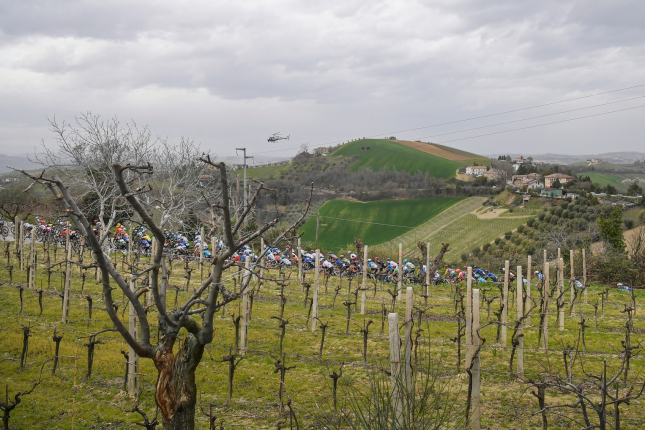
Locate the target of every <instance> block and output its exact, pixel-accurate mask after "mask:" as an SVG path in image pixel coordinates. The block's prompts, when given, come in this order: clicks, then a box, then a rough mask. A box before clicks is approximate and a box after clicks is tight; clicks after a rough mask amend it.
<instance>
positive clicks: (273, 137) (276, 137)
mask: <svg viewBox="0 0 645 430" xmlns="http://www.w3.org/2000/svg"><path fill="white" fill-rule="evenodd" d="M290 136H291V135H289V136H287V137H282V136H280V132H277V133H273V134H272V135H271V137H269V138H268V139H267V142H277V141H278V140H283V139H284V140H289V137H290Z"/></svg>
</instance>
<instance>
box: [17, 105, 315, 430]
mask: <svg viewBox="0 0 645 430" xmlns="http://www.w3.org/2000/svg"><path fill="white" fill-rule="evenodd" d="M96 118H98V117H93V116H84V117H81V119H80V120H79V124H78V125H77V126H76V127H68V126H65V127H63V126H60V127H55V125H52V127H53V128H54V131H55V132H56V133H57V135H58V136H59V147H60V148H61V151H62V152H63V153H65V151H67V152H69V154H70V155H76V152H74V151H75V146H74V145H75V144H78V145H85V149H84V150H83V152H80V153H79V154H78V158H77V159H76V160H75V159H73V158H72V159H71V160H70V161H69V163H70V165H71V164H76V166H77V167H76V169H74V168H72V167H71V166H70V167H67V166H66V165H64V164H63V163H62V162H59V160H61V158H60V157H59V156H58V154H55V153H53V152H52V151H49V150H46V152H45V156H44V157H43V158H42V159H44V160H45V165H47V166H52V167H56V168H57V169H64V171H65V173H66V174H65V176H63V177H64V178H65V179H64V180H63V179H61V176H59V174H58V172H55V173H54V174H53V175H51V176H46V175H45V171H43V172H42V173H41V174H39V175H33V174H29V173H27V172H25V171H22V173H23V174H25V175H26V176H28V177H30V178H31V179H32V180H33V183H40V184H44V185H46V186H47V187H49V189H50V190H51V191H52V192H53V194H54V196H55V197H56V199H57V201H58V202H59V203H60V204H61V205H62V206H63V208H64V209H65V210H66V212H67V214H68V216H69V218H70V220H71V221H72V222H73V223H74V225H75V226H76V228H77V229H78V230H79V232H80V233H81V235H82V236H83V237H84V238H85V240H86V243H87V246H88V247H89V248H90V249H91V250H92V253H93V256H94V259H95V260H96V264H97V265H98V267H99V270H100V272H101V277H102V283H103V295H104V300H105V305H106V306H105V310H106V312H107V313H108V315H109V317H110V319H111V321H112V323H113V324H114V327H115V329H116V331H118V333H119V334H120V335H121V336H122V337H123V339H124V340H125V341H126V342H127V343H128V345H129V346H130V347H131V348H132V349H133V350H134V352H135V353H136V354H137V355H138V356H140V357H142V358H147V359H150V360H153V361H154V364H155V367H156V369H157V372H158V378H157V385H156V392H155V400H156V403H157V405H158V407H159V409H160V411H161V413H162V416H163V426H164V428H165V429H180V428H181V429H188V430H191V429H194V428H195V406H196V401H197V397H196V393H197V386H196V382H195V370H196V368H197V366H198V365H199V363H200V362H201V360H202V356H203V353H204V348H205V346H206V345H207V344H209V343H212V342H213V341H214V339H213V336H214V329H213V319H214V314H215V312H217V311H218V310H219V309H220V308H221V307H222V306H224V305H226V304H227V303H229V302H230V301H232V300H235V299H237V298H239V297H241V295H242V294H243V293H244V291H242V290H240V291H228V290H227V289H226V287H225V286H224V284H223V282H222V275H223V272H224V270H226V269H227V268H229V267H231V266H232V265H233V262H231V261H230V260H229V257H231V256H232V255H233V254H234V253H235V252H236V251H237V250H238V249H240V248H241V247H243V246H244V245H247V244H249V243H251V242H252V241H254V240H255V239H258V238H260V237H261V236H262V235H263V234H264V233H265V232H267V231H268V230H269V229H270V228H272V227H273V226H274V225H275V224H276V223H277V222H278V220H277V219H274V220H272V221H270V222H267V223H265V224H264V225H262V226H261V227H259V228H258V229H257V230H255V231H252V232H244V233H242V234H241V235H239V236H241V237H239V238H236V236H238V233H239V232H240V229H241V228H242V226H243V224H244V220H245V219H246V218H247V216H248V215H249V213H250V211H251V208H252V207H253V205H254V204H255V201H256V200H257V198H258V196H259V195H260V193H262V192H263V190H264V186H263V184H259V185H258V186H257V189H256V190H255V193H254V194H253V196H252V197H251V198H250V199H249V205H248V207H246V208H245V209H244V210H243V211H241V212H239V213H238V214H237V216H235V215H234V214H235V208H232V207H231V199H230V194H229V191H230V190H229V184H228V175H227V168H226V165H225V164H224V163H216V162H214V161H212V160H211V158H210V156H208V155H204V156H202V157H198V156H197V151H196V150H197V148H196V147H195V146H194V145H193V144H192V143H191V142H190V141H187V140H182V141H181V143H180V144H179V145H177V146H172V145H171V144H169V143H167V142H166V141H163V140H158V141H157V144H158V145H157V146H156V147H154V150H151V148H153V145H152V144H151V139H149V132H147V129H144V130H143V131H140V130H139V129H138V128H136V127H135V126H130V127H126V128H121V127H120V125H119V124H118V122H116V120H114V121H112V122H110V123H108V124H107V125H104V124H103V123H101V122H100V121H99V120H98V119H96ZM54 124H55V123H54ZM84 127H88V129H87V130H86V129H85V128H84ZM97 133H102V134H97ZM136 143H141V146H142V147H141V148H135V147H136ZM87 145H90V147H91V148H95V153H98V154H102V155H101V158H100V159H99V160H98V161H99V162H100V166H102V170H101V172H100V174H99V173H96V174H92V176H91V177H90V180H89V181H88V178H87V177H86V176H84V175H87V173H86V172H83V173H81V171H84V170H86V169H85V167H89V168H91V169H93V170H95V169H96V168H97V166H94V165H89V166H88V165H87V164H86V163H87V159H86V158H84V157H89V155H88V154H87V151H88V150H89V149H88V147H87ZM54 163H56V164H54ZM206 166H208V167H210V168H213V169H216V170H217V171H219V182H218V183H217V184H216V185H215V186H214V187H213V189H211V190H204V191H209V193H208V195H207V194H206V193H203V194H202V196H203V197H204V199H205V200H206V201H207V203H208V205H209V207H210V208H211V210H213V211H214V212H216V213H218V214H219V215H220V216H221V217H222V220H223V223H222V224H223V225H222V226H221V230H222V233H223V238H224V243H225V248H224V249H222V250H221V251H220V252H219V253H218V254H217V255H215V256H214V258H213V263H212V264H213V267H212V270H211V273H210V276H209V277H208V278H207V279H205V280H204V282H203V283H202V284H201V285H200V286H199V287H198V288H196V289H195V291H194V292H192V294H190V296H189V297H188V299H187V300H186V301H185V302H184V303H183V304H182V305H181V306H179V307H178V308H177V309H174V310H172V309H169V308H168V306H167V303H166V292H167V288H168V286H169V284H168V282H169V281H168V270H167V267H166V259H165V257H164V253H163V247H162V246H158V247H156V248H155V252H154V254H153V255H152V257H151V262H150V265H149V267H148V268H146V269H144V270H142V271H141V272H139V273H136V274H135V276H136V277H138V278H141V277H143V275H146V274H148V273H149V275H150V283H149V288H150V291H151V292H152V296H153V299H154V303H155V308H156V311H157V314H156V316H157V318H158V327H159V332H160V336H159V338H158V339H159V340H158V343H157V344H154V342H153V341H152V340H151V336H150V322H149V318H150V317H151V316H152V315H154V314H153V313H152V312H149V313H146V308H145V307H144V306H143V304H142V303H141V302H140V301H139V299H138V297H137V296H136V295H135V292H133V291H132V290H130V286H129V284H128V282H127V281H126V280H125V279H124V277H123V276H122V274H121V273H119V271H118V270H117V268H116V267H115V265H114V264H113V263H112V262H111V261H110V259H109V258H108V256H106V255H105V254H104V253H103V249H102V245H103V241H104V240H105V236H97V235H95V234H94V233H93V232H92V223H91V220H90V219H88V215H87V213H86V211H85V210H84V209H81V205H79V199H78V195H76V194H73V191H74V190H73V189H72V188H75V186H76V184H77V183H76V182H75V181H76V180H81V181H84V182H82V184H85V188H84V189H83V190H81V193H85V194H86V193H87V192H88V191H86V189H88V188H89V189H92V188H91V187H96V188H94V189H98V190H99V191H100V193H101V195H102V197H101V199H102V201H104V203H102V204H103V206H102V207H104V208H106V209H104V211H105V212H104V216H105V214H106V213H108V212H110V213H109V214H108V215H107V217H109V218H108V219H109V220H114V219H115V218H116V215H115V214H116V211H117V209H116V208H117V207H119V204H120V202H124V204H125V205H126V206H127V209H126V212H130V211H131V212H132V213H133V214H136V215H137V216H138V217H139V218H140V219H141V222H142V224H143V225H145V226H146V227H147V228H148V230H149V231H150V232H151V233H152V235H153V236H154V238H155V239H156V240H157V243H161V244H163V243H164V240H165V237H164V232H163V228H164V226H166V225H168V223H170V222H171V221H172V220H173V217H176V216H178V215H180V214H181V213H183V212H184V211H185V210H186V209H187V208H188V207H189V206H190V205H191V204H193V203H194V201H195V198H196V195H197V193H198V191H199V188H198V186H197V185H196V183H198V182H199V181H198V180H196V181H193V180H195V179H198V178H199V175H200V171H201V169H202V168H203V167H206ZM70 181H71V182H70ZM88 182H89V183H88ZM68 184H73V185H72V186H70V185H68ZM32 185H33V184H32ZM312 187H313V185H312ZM312 189H313V188H312ZM106 196H109V198H106ZM113 201H116V202H117V203H114V205H111V204H112V203H111V202H113ZM310 201H311V197H310V200H309V202H310ZM308 210H309V204H307V205H306V208H305V210H304V213H303V214H302V216H301V217H300V218H298V220H297V221H296V223H295V226H296V227H297V226H299V225H300V224H301V223H302V222H303V220H304V218H305V216H306V213H307V212H308ZM109 223H110V221H107V222H106V223H105V226H106V227H105V229H106V230H107V226H108V225H109ZM290 230H291V229H289V230H286V231H285V232H284V233H282V234H281V235H279V236H278V237H277V239H276V240H275V241H274V242H273V244H274V245H275V244H277V243H280V242H281V241H282V240H284V239H285V236H286V234H287V232H288V231H290ZM113 283H115V284H116V286H117V287H118V288H119V289H120V290H121V292H122V293H123V295H124V297H125V298H126V300H127V301H128V302H129V303H130V304H131V305H132V306H133V308H134V311H135V313H136V316H137V319H138V321H139V327H140V337H139V339H138V340H137V339H136V338H135V337H133V336H132V335H131V334H130V332H129V331H128V327H127V326H126V325H125V324H124V322H123V321H122V320H121V319H120V317H119V315H118V314H117V312H116V310H115V308H114V306H113V305H114V298H113V293H112V292H113V290H114V289H115V288H114V287H113ZM197 317H201V321H200V322H198V321H197V320H196V319H195V318H197ZM182 328H184V329H186V331H187V332H188V336H186V337H185V339H182V342H181V345H180V346H179V348H178V349H177V350H176V352H175V351H173V347H174V346H175V343H176V342H177V340H178V335H179V332H180V330H181V329H182Z"/></svg>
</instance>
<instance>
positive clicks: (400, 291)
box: [396, 243, 403, 302]
mask: <svg viewBox="0 0 645 430" xmlns="http://www.w3.org/2000/svg"><path fill="white" fill-rule="evenodd" d="M396 288H397V294H398V296H399V297H398V300H399V302H400V301H401V298H402V297H403V244H402V243H399V276H397V277H396Z"/></svg>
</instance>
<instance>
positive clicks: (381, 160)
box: [332, 139, 469, 179]
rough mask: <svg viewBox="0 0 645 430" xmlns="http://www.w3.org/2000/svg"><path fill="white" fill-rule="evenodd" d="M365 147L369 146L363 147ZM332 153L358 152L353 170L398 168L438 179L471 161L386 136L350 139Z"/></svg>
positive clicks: (445, 176)
mask: <svg viewBox="0 0 645 430" xmlns="http://www.w3.org/2000/svg"><path fill="white" fill-rule="evenodd" d="M365 147H369V148H370V149H369V150H364V149H363V150H362V149H361V148H365ZM332 155H334V156H342V157H351V156H353V155H357V156H358V157H359V158H358V161H356V162H355V163H353V164H352V166H351V169H352V170H357V169H358V168H360V167H367V168H369V169H372V170H373V171H379V170H382V169H396V170H398V171H406V172H409V173H411V174H416V173H418V172H426V173H428V174H429V175H430V176H433V177H435V178H444V179H447V178H453V177H455V175H456V170H457V169H459V168H460V167H464V166H467V165H468V164H469V163H467V162H463V161H452V160H447V159H445V158H441V157H437V156H436V155H432V154H428V153H425V152H422V151H418V150H416V149H412V148H409V147H407V146H404V145H401V144H400V143H396V142H393V141H391V140H385V139H362V140H357V141H354V142H350V143H347V144H345V145H343V146H341V147H340V148H339V149H337V150H336V151H335V152H334V153H333V154H332Z"/></svg>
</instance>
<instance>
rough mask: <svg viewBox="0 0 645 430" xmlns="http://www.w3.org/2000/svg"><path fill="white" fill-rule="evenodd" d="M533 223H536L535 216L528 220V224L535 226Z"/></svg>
mask: <svg viewBox="0 0 645 430" xmlns="http://www.w3.org/2000/svg"><path fill="white" fill-rule="evenodd" d="M533 223H535V218H531V219H529V220H528V221H527V222H526V225H528V226H529V227H533ZM522 228H524V227H522ZM518 230H519V229H518Z"/></svg>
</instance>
